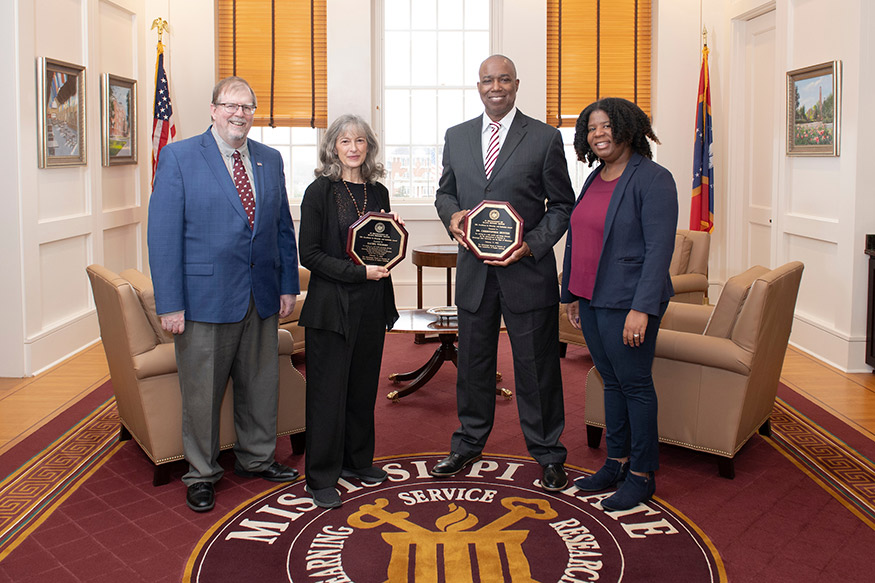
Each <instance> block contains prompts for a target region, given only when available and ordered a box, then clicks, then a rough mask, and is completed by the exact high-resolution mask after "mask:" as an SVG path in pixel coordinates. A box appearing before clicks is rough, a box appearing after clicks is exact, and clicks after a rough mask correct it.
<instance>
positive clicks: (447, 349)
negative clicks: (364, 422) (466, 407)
mask: <svg viewBox="0 0 875 583" xmlns="http://www.w3.org/2000/svg"><path fill="white" fill-rule="evenodd" d="M438 338H439V340H440V341H441V345H440V346H439V347H438V348H437V350H435V351H434V354H432V355H431V358H430V359H428V362H426V363H425V364H423V365H422V366H421V367H419V368H418V369H416V370H414V371H411V372H394V373H392V374H390V375H389V380H390V381H392V382H393V383H398V382H402V381H410V384H408V385H407V386H406V387H404V388H402V389H399V390H397V391H391V392H390V393H389V394H388V395H386V398H387V399H390V400H391V401H393V402H395V403H397V402H398V401H400V400H401V397H406V396H407V395H409V394H410V393H415V392H416V391H418V390H419V389H420V388H422V386H423V385H425V383H427V382H428V381H430V380H431V378H432V377H433V376H434V375H435V373H437V371H438V369H440V367H441V365H442V364H443V363H444V362H446V361H448V360H449V361H450V362H452V363H453V364H454V365H456V366H457V367H458V366H459V362H458V357H459V349H458V348H456V335H455V334H438ZM500 381H501V373H500V372H499V373H496V374H495V382H496V383H497V382H500ZM495 394H496V395H501V396H503V397H504V398H505V399H510V398H511V397H513V393H512V392H511V391H510V389H505V388H504V387H496V388H495Z"/></svg>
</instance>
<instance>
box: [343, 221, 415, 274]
mask: <svg viewBox="0 0 875 583" xmlns="http://www.w3.org/2000/svg"><path fill="white" fill-rule="evenodd" d="M346 253H347V255H349V256H350V257H351V258H352V260H353V261H355V262H356V263H358V264H359V265H382V266H383V267H385V268H386V269H392V268H393V267H395V266H396V265H398V264H399V263H400V262H401V260H403V259H404V256H405V255H406V254H407V230H406V229H404V227H403V226H402V225H401V223H399V222H398V221H396V220H395V217H393V216H392V215H391V214H388V213H374V212H370V213H365V215H364V216H362V217H361V218H360V219H359V220H357V221H356V222H354V223H353V224H352V225H350V227H349V235H348V236H347V239H346Z"/></svg>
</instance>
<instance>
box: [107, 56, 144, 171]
mask: <svg viewBox="0 0 875 583" xmlns="http://www.w3.org/2000/svg"><path fill="white" fill-rule="evenodd" d="M100 145H101V153H102V162H103V165H104V166H115V165H116V164H136V163H137V82H136V81H135V80H133V79H126V78H124V77H119V76H117V75H111V74H109V73H104V74H103V75H102V76H101V77H100Z"/></svg>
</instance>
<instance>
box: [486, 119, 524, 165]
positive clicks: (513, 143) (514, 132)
mask: <svg viewBox="0 0 875 583" xmlns="http://www.w3.org/2000/svg"><path fill="white" fill-rule="evenodd" d="M526 125H528V120H527V119H526V116H524V115H523V113H522V112H521V111H520V110H517V112H516V115H515V116H514V118H513V123H512V124H511V125H510V128H509V129H508V131H507V136H505V138H504V143H503V144H502V145H501V150H499V151H498V159H497V160H496V161H495V166H494V167H493V168H492V174H491V175H490V176H489V179H488V181H487V182H492V180H493V179H494V178H495V176H496V175H497V174H498V173H499V172H500V171H501V167H502V166H504V164H505V162H507V160H508V159H509V158H510V157H511V155H512V154H513V151H514V150H516V147H517V146H519V145H520V142H521V141H523V137H525V135H526ZM482 157H483V156H482V155H481V158H482ZM483 172H484V174H483V175H484V176H485V175H486V170H484V171H483Z"/></svg>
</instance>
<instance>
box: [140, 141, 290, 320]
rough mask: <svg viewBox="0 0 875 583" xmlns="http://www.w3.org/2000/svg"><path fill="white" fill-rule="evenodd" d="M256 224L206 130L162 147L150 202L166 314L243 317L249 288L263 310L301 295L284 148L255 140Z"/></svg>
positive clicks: (157, 282) (160, 308)
mask: <svg viewBox="0 0 875 583" xmlns="http://www.w3.org/2000/svg"><path fill="white" fill-rule="evenodd" d="M248 145H249V154H250V156H251V159H252V174H253V177H254V180H255V199H256V200H255V226H254V228H253V229H250V228H249V221H248V219H247V218H246V211H245V210H243V204H242V203H241V202H240V196H239V195H238V194H237V189H236V188H235V186H234V181H233V180H232V179H231V174H230V173H229V172H228V168H227V166H225V162H224V161H223V160H222V155H221V154H220V153H219V146H218V145H217V144H216V140H215V138H214V137H213V134H212V132H211V131H210V130H209V129H207V131H206V132H204V133H203V134H201V135H199V136H194V137H192V138H188V139H186V140H182V141H180V142H175V143H172V144H169V145H168V146H167V147H165V148H164V149H162V150H161V156H160V158H159V160H158V169H157V171H156V172H155V182H154V186H153V189H152V197H151V199H150V201H149V226H148V244H149V266H150V268H151V271H152V282H153V285H154V287H155V304H156V307H157V312H158V313H159V314H167V313H170V312H176V311H179V310H183V309H184V310H185V318H186V319H187V320H192V321H196V322H209V323H229V322H239V321H240V320H242V319H243V317H244V316H245V315H246V311H247V310H248V309H249V298H250V294H251V296H252V297H254V298H255V306H256V308H257V310H258V314H259V316H261V317H262V318H266V317H268V316H271V315H273V314H275V313H277V312H278V311H279V303H280V300H279V297H280V294H298V293H300V287H299V282H298V253H297V245H296V243H295V232H294V226H293V224H292V215H291V213H290V212H289V200H288V198H287V196H286V181H285V176H284V174H283V161H282V158H281V157H280V154H279V152H277V151H276V150H274V149H273V148H269V147H267V146H265V145H263V144H260V143H258V142H255V141H253V140H249V141H248Z"/></svg>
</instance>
